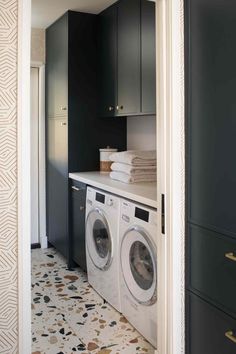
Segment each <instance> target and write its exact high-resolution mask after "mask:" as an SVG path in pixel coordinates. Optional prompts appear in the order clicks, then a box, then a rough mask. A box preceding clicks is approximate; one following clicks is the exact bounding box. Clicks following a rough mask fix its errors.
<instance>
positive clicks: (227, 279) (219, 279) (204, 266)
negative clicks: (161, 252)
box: [188, 225, 236, 316]
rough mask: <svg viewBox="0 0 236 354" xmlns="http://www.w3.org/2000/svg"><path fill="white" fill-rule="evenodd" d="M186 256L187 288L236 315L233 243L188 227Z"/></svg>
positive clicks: (204, 231)
mask: <svg viewBox="0 0 236 354" xmlns="http://www.w3.org/2000/svg"><path fill="white" fill-rule="evenodd" d="M188 255H189V267H188V268H189V285H190V288H191V289H192V290H193V291H194V292H198V293H199V294H200V295H201V296H204V297H205V298H207V299H208V301H211V302H212V303H214V304H215V305H217V306H219V307H221V308H223V309H224V311H225V312H227V313H229V314H230V315H234V316H236V303H235V299H236V258H235V257H236V256H235V255H236V241H235V240H234V239H233V238H229V237H225V236H223V235H221V234H217V233H216V232H212V231H210V230H206V229H204V228H201V227H199V226H195V225H191V226H190V229H189V249H188Z"/></svg>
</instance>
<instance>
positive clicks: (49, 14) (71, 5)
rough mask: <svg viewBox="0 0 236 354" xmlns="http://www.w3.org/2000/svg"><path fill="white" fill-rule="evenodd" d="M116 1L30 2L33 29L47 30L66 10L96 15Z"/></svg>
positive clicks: (49, 0)
mask: <svg viewBox="0 0 236 354" xmlns="http://www.w3.org/2000/svg"><path fill="white" fill-rule="evenodd" d="M116 1H117V0H32V20H31V25H32V27H33V28H47V27H48V26H49V25H51V24H52V23H53V22H54V21H55V20H57V19H58V18H59V17H60V16H61V15H63V14H64V13H65V12H66V11H67V10H75V11H81V12H88V13H93V14H98V13H99V12H101V11H102V10H104V9H105V8H107V7H108V6H109V5H111V4H113V3H114V2H116Z"/></svg>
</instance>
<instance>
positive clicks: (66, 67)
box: [46, 11, 126, 258]
mask: <svg viewBox="0 0 236 354" xmlns="http://www.w3.org/2000/svg"><path fill="white" fill-rule="evenodd" d="M97 30H98V24H97V16H96V15H91V14H85V13H78V12H73V11H69V12H67V13H66V14H65V15H64V16H62V17H61V18H60V19H59V20H57V21H56V22H55V23H54V24H53V25H51V26H50V27H49V28H48V29H47V31H46V56H47V57H46V64H47V65H46V123H47V124H46V129H47V135H46V141H47V173H46V181H47V235H48V239H49V242H50V243H51V244H52V245H53V246H55V247H56V248H57V249H58V250H59V251H60V252H61V253H62V254H63V255H64V256H66V257H67V258H68V256H69V231H70V228H69V226H70V225H69V214H70V211H69V202H68V195H69V193H68V173H69V172H75V171H76V172H81V171H93V170H99V148H101V147H106V146H107V145H110V146H114V147H117V148H118V149H119V150H125V149H126V120H125V119H124V120H118V119H117V120H115V119H114V120H110V119H108V120H106V119H99V118H98V117H97V99H98V85H97V82H98V79H97V77H98V75H97V72H98V63H97V52H98V46H97Z"/></svg>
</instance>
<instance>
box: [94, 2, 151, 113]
mask: <svg viewBox="0 0 236 354" xmlns="http://www.w3.org/2000/svg"><path fill="white" fill-rule="evenodd" d="M98 43H99V72H100V83H99V89H100V100H99V115H100V116H103V117H114V116H129V115H130V116H133V115H145V114H155V111H156V107H155V106H156V99H155V96H156V87H155V86H156V84H155V77H156V75H155V73H156V68H155V67H156V65H155V57H156V56H155V4H154V3H153V2H151V1H147V0H142V1H141V0H120V1H118V2H117V3H115V4H114V5H113V6H111V7H109V8H108V9H106V10H105V11H103V12H102V13H101V14H100V15H99V40H98Z"/></svg>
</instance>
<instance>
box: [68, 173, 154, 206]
mask: <svg viewBox="0 0 236 354" xmlns="http://www.w3.org/2000/svg"><path fill="white" fill-rule="evenodd" d="M69 177H70V178H71V179H74V180H76V181H79V182H82V183H85V184H87V185H89V186H93V187H96V188H99V189H103V190H104V191H107V192H110V193H113V194H116V195H119V196H121V197H123V198H127V199H130V200H133V201H135V202H138V203H141V204H144V205H148V206H150V207H153V208H157V187H156V183H155V182H140V183H131V184H127V183H122V182H119V181H114V180H113V179H111V178H110V177H109V173H107V172H74V173H70V174H69Z"/></svg>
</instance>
